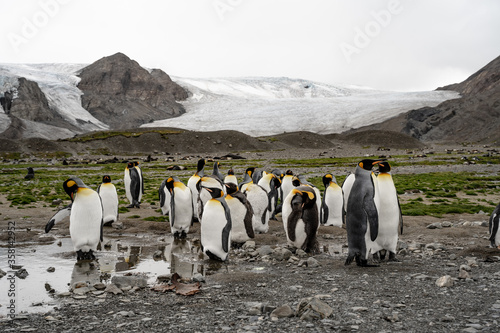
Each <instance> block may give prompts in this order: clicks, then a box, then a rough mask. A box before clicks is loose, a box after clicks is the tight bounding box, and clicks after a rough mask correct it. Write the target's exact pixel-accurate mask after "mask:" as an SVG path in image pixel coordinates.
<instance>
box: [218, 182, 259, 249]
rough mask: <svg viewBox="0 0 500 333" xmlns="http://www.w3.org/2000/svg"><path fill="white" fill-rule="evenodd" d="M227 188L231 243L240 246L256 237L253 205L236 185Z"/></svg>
mask: <svg viewBox="0 0 500 333" xmlns="http://www.w3.org/2000/svg"><path fill="white" fill-rule="evenodd" d="M225 186H226V193H227V194H226V198H225V199H226V202H227V206H228V207H229V211H230V212H231V222H232V228H231V242H232V243H236V244H238V245H240V244H243V243H245V242H246V241H247V240H249V239H251V238H254V237H255V233H254V230H253V224H252V217H253V209H252V205H251V204H250V202H249V201H248V200H247V197H246V196H245V195H244V194H243V193H241V192H240V191H239V190H238V186H237V185H236V184H235V183H232V182H229V183H227V184H225Z"/></svg>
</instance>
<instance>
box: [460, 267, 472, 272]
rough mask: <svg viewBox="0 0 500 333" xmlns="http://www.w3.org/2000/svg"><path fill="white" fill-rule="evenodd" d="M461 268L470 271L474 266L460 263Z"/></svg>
mask: <svg viewBox="0 0 500 333" xmlns="http://www.w3.org/2000/svg"><path fill="white" fill-rule="evenodd" d="M460 270H464V271H467V272H470V271H471V270H472V268H471V267H470V266H469V265H460Z"/></svg>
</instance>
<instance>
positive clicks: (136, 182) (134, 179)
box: [130, 169, 141, 204]
mask: <svg viewBox="0 0 500 333" xmlns="http://www.w3.org/2000/svg"><path fill="white" fill-rule="evenodd" d="M140 191H141V180H140V177H139V173H138V172H137V170H136V169H130V193H131V195H132V200H133V201H134V202H133V203H134V204H135V203H138V202H139V194H140Z"/></svg>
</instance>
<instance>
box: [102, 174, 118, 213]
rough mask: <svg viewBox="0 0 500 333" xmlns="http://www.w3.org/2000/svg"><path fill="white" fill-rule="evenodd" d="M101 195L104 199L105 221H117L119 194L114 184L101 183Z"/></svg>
mask: <svg viewBox="0 0 500 333" xmlns="http://www.w3.org/2000/svg"><path fill="white" fill-rule="evenodd" d="M99 195H100V196H101V201H102V212H103V221H104V223H107V222H115V221H116V220H117V217H118V194H117V193H116V188H115V186H114V185H113V184H111V183H107V184H101V187H100V189H99Z"/></svg>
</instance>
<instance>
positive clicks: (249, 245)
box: [241, 240, 255, 251]
mask: <svg viewBox="0 0 500 333" xmlns="http://www.w3.org/2000/svg"><path fill="white" fill-rule="evenodd" d="M241 248H242V249H243V250H245V251H253V250H255V242H254V241H250V240H249V241H246V242H245V244H243V245H242V246H241Z"/></svg>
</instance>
